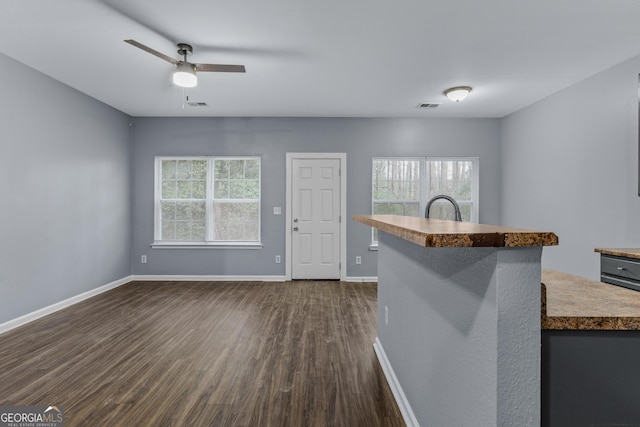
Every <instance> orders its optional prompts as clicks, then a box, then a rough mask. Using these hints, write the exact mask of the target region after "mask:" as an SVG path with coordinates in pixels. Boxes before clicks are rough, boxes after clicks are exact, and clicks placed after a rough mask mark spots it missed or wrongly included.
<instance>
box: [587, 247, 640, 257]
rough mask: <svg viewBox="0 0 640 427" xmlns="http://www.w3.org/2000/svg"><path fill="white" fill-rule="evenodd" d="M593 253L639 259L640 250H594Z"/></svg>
mask: <svg viewBox="0 0 640 427" xmlns="http://www.w3.org/2000/svg"><path fill="white" fill-rule="evenodd" d="M595 252H600V253H601V254H603V255H613V256H621V257H626V258H634V259H640V249H638V248H596V249H595Z"/></svg>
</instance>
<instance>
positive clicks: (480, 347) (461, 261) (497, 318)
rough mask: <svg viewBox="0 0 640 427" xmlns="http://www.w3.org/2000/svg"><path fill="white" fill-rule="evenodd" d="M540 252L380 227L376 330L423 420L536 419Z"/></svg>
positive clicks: (526, 422) (508, 422)
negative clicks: (433, 239)
mask: <svg viewBox="0 0 640 427" xmlns="http://www.w3.org/2000/svg"><path fill="white" fill-rule="evenodd" d="M545 250H546V248H545ZM541 252H542V248H541V247H527V248H425V247H420V246H419V245H415V244H413V243H411V242H408V241H406V240H403V239H401V238H398V237H396V236H392V235H390V234H387V233H380V255H381V257H380V265H379V267H378V268H379V282H378V330H377V332H378V333H377V335H378V338H379V340H380V343H381V345H382V347H383V348H384V353H385V355H386V357H387V359H388V361H389V364H390V365H391V367H392V368H393V371H394V373H395V376H396V378H397V380H398V383H399V384H400V387H401V388H402V390H403V392H404V394H405V396H406V398H407V401H408V403H409V405H410V406H411V409H412V411H413V413H414V414H415V416H416V418H417V421H418V423H419V424H420V425H422V426H438V427H439V426H522V427H524V426H530V427H531V426H539V425H540V397H539V396H540V304H539V301H540V286H539V283H540V256H541ZM385 308H388V323H387V322H386V320H387V319H386V318H385V317H386V312H385Z"/></svg>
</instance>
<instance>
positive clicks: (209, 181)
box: [155, 157, 260, 244]
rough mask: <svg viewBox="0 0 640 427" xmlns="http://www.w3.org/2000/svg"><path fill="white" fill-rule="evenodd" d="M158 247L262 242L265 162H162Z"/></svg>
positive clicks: (209, 159)
mask: <svg viewBox="0 0 640 427" xmlns="http://www.w3.org/2000/svg"><path fill="white" fill-rule="evenodd" d="M155 241H156V243H158V244H176V243H179V244H221V243H222V244H243V243H258V242H259V241H260V158H257V157H233V158H231V157H198V158H182V157H178V158H166V157H163V158H157V159H156V196H155Z"/></svg>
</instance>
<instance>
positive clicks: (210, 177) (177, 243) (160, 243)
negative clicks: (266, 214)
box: [151, 156, 262, 249]
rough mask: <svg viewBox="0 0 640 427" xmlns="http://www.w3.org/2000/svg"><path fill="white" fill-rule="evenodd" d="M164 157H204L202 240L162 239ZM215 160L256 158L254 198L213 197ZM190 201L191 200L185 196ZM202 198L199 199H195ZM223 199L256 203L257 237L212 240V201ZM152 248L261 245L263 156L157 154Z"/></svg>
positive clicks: (191, 158)
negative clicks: (256, 186)
mask: <svg viewBox="0 0 640 427" xmlns="http://www.w3.org/2000/svg"><path fill="white" fill-rule="evenodd" d="M166 160H175V161H180V160H189V161H193V160H206V162H207V166H206V196H205V199H204V201H205V232H204V240H197V241H192V240H162V206H161V202H162V200H167V199H162V162H163V161H166ZM216 160H225V161H231V160H257V161H258V168H259V170H258V189H259V194H258V198H257V199H215V198H214V182H215V166H214V165H215V161H216ZM184 200H187V201H188V200H190V199H184ZM197 200H201V199H197ZM216 200H222V201H223V202H224V203H247V202H248V201H253V202H256V201H257V203H258V224H257V225H258V239H257V240H215V239H214V238H213V237H214V230H213V226H214V221H215V218H214V203H215V201H216ZM153 210H154V215H153V217H154V230H153V243H152V245H151V246H152V247H154V248H181V247H183V248H240V249H242V248H247V249H251V248H255V249H259V248H262V157H261V156H156V157H155V159H154V207H153Z"/></svg>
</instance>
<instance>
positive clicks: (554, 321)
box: [541, 270, 640, 331]
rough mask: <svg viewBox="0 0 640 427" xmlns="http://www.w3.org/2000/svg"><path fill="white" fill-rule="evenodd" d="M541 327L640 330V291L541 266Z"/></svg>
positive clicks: (586, 329)
mask: <svg viewBox="0 0 640 427" xmlns="http://www.w3.org/2000/svg"><path fill="white" fill-rule="evenodd" d="M541 311H542V312H541V315H542V329H556V330H558V329H561V330H585V331H588V330H591V331H593V330H602V331H605V330H619V331H630V330H640V292H638V291H634V290H631V289H626V288H622V287H619V286H614V285H609V284H607V283H602V282H596V281H593V280H589V279H585V278H583V277H579V276H574V275H572V274H567V273H562V272H559V271H555V270H542V310H541Z"/></svg>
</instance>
